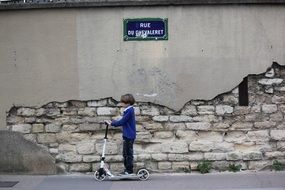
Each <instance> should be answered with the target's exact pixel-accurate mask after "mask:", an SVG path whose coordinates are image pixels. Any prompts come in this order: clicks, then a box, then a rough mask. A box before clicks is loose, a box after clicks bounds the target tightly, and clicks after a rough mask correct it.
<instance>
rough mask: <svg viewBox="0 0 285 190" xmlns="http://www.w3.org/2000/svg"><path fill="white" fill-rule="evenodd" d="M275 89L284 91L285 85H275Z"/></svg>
mask: <svg viewBox="0 0 285 190" xmlns="http://www.w3.org/2000/svg"><path fill="white" fill-rule="evenodd" d="M274 89H275V90H277V91H280V92H284V91H285V86H280V87H275V88H274Z"/></svg>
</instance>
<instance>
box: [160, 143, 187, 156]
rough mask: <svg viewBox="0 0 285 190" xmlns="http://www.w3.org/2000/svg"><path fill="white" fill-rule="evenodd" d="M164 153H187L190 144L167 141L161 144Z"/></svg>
mask: <svg viewBox="0 0 285 190" xmlns="http://www.w3.org/2000/svg"><path fill="white" fill-rule="evenodd" d="M161 147H162V152H163V153H187V152H188V145H187V143H186V142H183V141H181V142H166V143H163V144H162V145H161Z"/></svg>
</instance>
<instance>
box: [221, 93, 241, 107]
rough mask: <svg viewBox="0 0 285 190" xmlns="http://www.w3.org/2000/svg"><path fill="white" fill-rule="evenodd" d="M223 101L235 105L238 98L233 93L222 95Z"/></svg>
mask: <svg viewBox="0 0 285 190" xmlns="http://www.w3.org/2000/svg"><path fill="white" fill-rule="evenodd" d="M222 102H223V103H226V104H232V105H237V104H238V98H237V97H235V95H231V94H229V95H223V100H222Z"/></svg>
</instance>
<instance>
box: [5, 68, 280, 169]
mask: <svg viewBox="0 0 285 190" xmlns="http://www.w3.org/2000/svg"><path fill="white" fill-rule="evenodd" d="M284 80H285V68H284V67H282V66H280V65H277V64H273V66H272V68H270V69H268V71H267V72H266V73H263V74H260V75H250V76H248V89H249V106H239V104H238V94H239V92H238V88H234V89H233V90H232V91H229V92H228V93H224V94H221V95H219V96H217V97H215V98H214V99H212V100H210V101H204V100H192V101H190V102H188V103H187V104H186V105H185V106H184V107H183V108H182V109H181V110H180V111H179V112H175V111H173V110H171V109H169V108H167V107H164V106H160V105H155V104H152V103H144V102H138V103H137V104H136V105H135V111H136V119H137V140H136V142H135V147H134V149H135V162H136V167H148V168H149V169H151V170H154V171H160V172H164V171H189V170H190V168H191V169H192V170H195V169H196V167H197V163H198V162H199V161H202V160H209V161H211V162H212V163H213V166H214V169H216V170H225V169H227V167H228V166H229V164H230V163H235V164H241V165H242V168H243V169H248V170H261V169H269V166H270V165H271V164H272V160H274V159H277V160H279V161H281V162H285V160H284V156H285V123H284V114H285V96H284V95H285V81H284ZM116 103H117V102H116V101H114V100H113V99H112V98H107V99H101V100H90V101H68V102H62V103H58V102H52V103H49V104H47V105H44V106H42V107H38V108H36V107H13V108H12V109H11V110H10V112H9V114H8V115H7V126H8V129H9V130H11V131H17V132H20V133H22V134H23V136H24V137H25V138H26V139H28V140H30V141H32V142H34V143H35V144H38V145H39V146H40V147H42V148H44V149H45V150H47V151H49V152H50V154H51V155H53V157H54V158H55V159H56V164H57V165H58V166H59V167H61V168H63V169H64V170H65V171H68V172H75V171H76V172H77V171H79V172H89V171H94V170H96V169H97V168H98V166H99V165H98V163H99V160H100V154H101V151H102V144H103V141H102V139H103V137H104V126H103V125H101V124H99V122H100V121H104V120H106V119H108V120H110V119H111V118H117V117H118V116H119V113H120V112H121V111H122V110H121V109H120V108H119V107H117V106H116ZM121 149H122V140H121V132H120V130H119V129H112V130H110V133H109V142H108V145H107V156H106V160H107V162H109V164H110V167H111V169H112V170H114V171H121V170H122V166H123V164H122V156H121V152H122V150H121Z"/></svg>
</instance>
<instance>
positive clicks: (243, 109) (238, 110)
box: [234, 106, 251, 115]
mask: <svg viewBox="0 0 285 190" xmlns="http://www.w3.org/2000/svg"><path fill="white" fill-rule="evenodd" d="M250 111H251V107H250V106H235V108H234V114H235V115H245V114H249V113H250Z"/></svg>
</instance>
